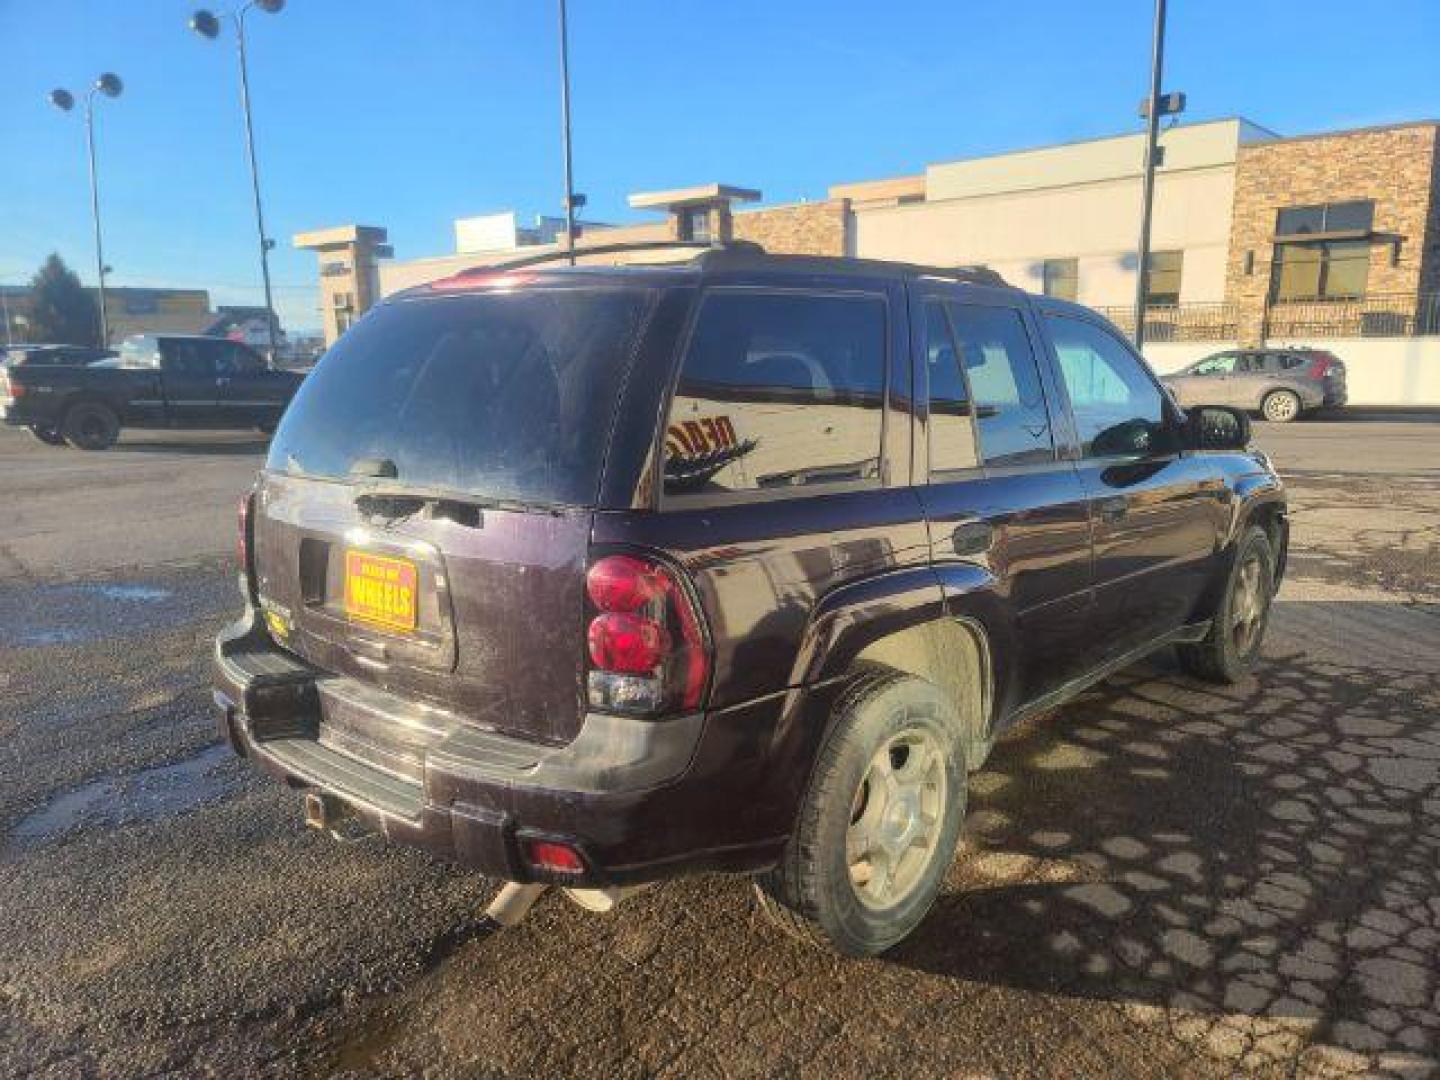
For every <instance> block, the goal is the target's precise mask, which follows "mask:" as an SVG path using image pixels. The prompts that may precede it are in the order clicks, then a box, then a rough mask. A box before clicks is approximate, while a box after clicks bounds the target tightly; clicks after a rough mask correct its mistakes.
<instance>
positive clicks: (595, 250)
mask: <svg viewBox="0 0 1440 1080" xmlns="http://www.w3.org/2000/svg"><path fill="white" fill-rule="evenodd" d="M627 251H694V252H695V253H696V254H695V256H694V257H695V258H697V259H698V258H703V257H704V256H705V255H708V254H711V253H712V252H722V251H723V252H743V253H745V254H748V255H764V254H765V249H764V248H763V247H761V246H760V245H759V244H757V243H754V242H753V241H750V240H714V241H708V240H632V241H630V242H628V243H616V244H594V245H591V246H590V247H583V248H576V249H575V250H574V255H575V257H576V258H577V259H578V258H580V257H581V256H587V257H588V256H590V255H618V254H621V253H623V252H627ZM570 255H571V252H569V251H564V250H561V251H546V252H542V253H541V254H539V255H525V256H522V257H521V258H518V259H510V260H508V261H506V262H502V263H493V264H491V265H489V266H476V267H473V268H472V270H473V272H475V273H486V272H490V271H494V270H519V269H521V268H523V267H526V266H539V265H541V264H542V263H548V262H559V261H562V260H568V259H569V258H570ZM470 272H471V271H467V270H462V271H461V272H460V274H457V275H456V276H457V277H459V276H461V275H462V274H466V273H470Z"/></svg>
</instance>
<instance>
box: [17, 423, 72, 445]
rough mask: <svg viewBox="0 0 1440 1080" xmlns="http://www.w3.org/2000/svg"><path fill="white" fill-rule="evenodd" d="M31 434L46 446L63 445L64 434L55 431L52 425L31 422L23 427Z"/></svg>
mask: <svg viewBox="0 0 1440 1080" xmlns="http://www.w3.org/2000/svg"><path fill="white" fill-rule="evenodd" d="M25 430H26V431H28V432H30V434H31V435H33V436H35V438H37V439H39V440H40V441H41V442H42V443H44V444H45V445H46V446H64V445H65V436H64V435H61V434H60V432H58V431H56V430H55V429H54V428H53V427H48V426H47V425H44V424H31V425H30V426H29V427H28V428H26V429H25Z"/></svg>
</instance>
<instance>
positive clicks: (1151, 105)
mask: <svg viewBox="0 0 1440 1080" xmlns="http://www.w3.org/2000/svg"><path fill="white" fill-rule="evenodd" d="M1164 66H1165V0H1155V31H1154V34H1153V36H1152V37H1151V41H1150V93H1149V95H1148V96H1147V97H1146V98H1145V100H1144V102H1142V103H1141V106H1140V115H1141V116H1143V117H1144V118H1145V165H1144V169H1143V170H1142V174H1141V175H1142V181H1141V186H1140V242H1139V244H1138V245H1137V246H1138V248H1139V251H1138V252H1137V255H1138V258H1139V262H1138V263H1137V264H1136V268H1135V270H1136V273H1135V348H1136V350H1137V351H1139V350H1140V349H1143V348H1144V347H1145V300H1146V295H1145V294H1146V291H1147V289H1146V285H1147V284H1148V282H1147V280H1146V269H1147V264H1148V263H1149V262H1150V217H1151V211H1152V209H1153V207H1154V203H1155V166H1157V165H1158V164H1160V161H1161V154H1160V145H1159V144H1160V118H1161V117H1162V116H1168V115H1171V114H1173V113H1178V112H1180V111H1181V110H1183V109H1184V108H1185V95H1184V94H1161V93H1160V83H1161V79H1162V76H1163V74H1164Z"/></svg>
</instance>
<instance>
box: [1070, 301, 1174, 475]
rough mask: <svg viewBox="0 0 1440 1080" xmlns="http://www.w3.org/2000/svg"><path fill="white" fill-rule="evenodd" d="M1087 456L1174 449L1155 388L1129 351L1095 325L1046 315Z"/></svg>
mask: <svg viewBox="0 0 1440 1080" xmlns="http://www.w3.org/2000/svg"><path fill="white" fill-rule="evenodd" d="M1045 318H1046V322H1047V323H1048V324H1049V327H1050V336H1051V338H1052V339H1053V341H1054V343H1055V353H1056V356H1057V357H1058V358H1059V360H1060V374H1061V377H1062V378H1063V379H1064V380H1065V389H1066V391H1067V392H1068V393H1069V395H1070V406H1071V408H1072V409H1073V410H1074V413H1075V425H1076V427H1077V428H1078V429H1079V435H1080V440H1081V444H1082V451H1083V453H1084V455H1085V456H1086V457H1112V456H1122V455H1130V454H1158V453H1167V452H1169V451H1171V450H1173V449H1174V447H1173V445H1172V442H1173V439H1172V437H1171V431H1170V427H1169V425H1168V424H1167V422H1166V413H1165V401H1164V398H1163V396H1162V395H1161V393H1160V388H1159V387H1158V386H1157V385H1156V384H1155V381H1154V380H1153V379H1151V378H1150V376H1149V375H1148V374H1147V373H1146V372H1145V369H1144V368H1143V367H1142V366H1141V363H1140V361H1139V360H1138V359H1137V358H1136V357H1135V354H1134V353H1132V352H1131V351H1130V349H1129V348H1128V347H1127V346H1125V345H1124V344H1122V343H1121V342H1120V340H1119V339H1118V338H1117V337H1115V336H1114V335H1113V334H1111V333H1110V332H1109V331H1107V330H1104V329H1102V328H1101V327H1099V326H1096V325H1095V324H1094V323H1089V322H1085V321H1083V320H1081V319H1072V318H1068V317H1065V316H1062V315H1046V317H1045Z"/></svg>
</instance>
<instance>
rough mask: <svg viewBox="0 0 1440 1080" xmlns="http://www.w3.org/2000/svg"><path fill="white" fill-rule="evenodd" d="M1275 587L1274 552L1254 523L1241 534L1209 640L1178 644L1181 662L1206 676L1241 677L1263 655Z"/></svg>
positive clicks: (1229, 679) (1219, 679)
mask: <svg viewBox="0 0 1440 1080" xmlns="http://www.w3.org/2000/svg"><path fill="white" fill-rule="evenodd" d="M1274 593H1275V556H1274V554H1273V553H1272V552H1271V550H1270V540H1269V537H1267V536H1266V535H1265V530H1264V529H1262V528H1260V527H1259V526H1258V525H1252V526H1250V528H1249V529H1247V530H1246V531H1245V535H1244V536H1243V537H1241V540H1240V544H1239V546H1238V547H1237V548H1236V551H1235V561H1234V562H1233V563H1232V564H1231V567H1230V576H1229V578H1228V579H1227V580H1226V583H1225V592H1224V594H1223V595H1222V596H1221V599H1220V606H1219V608H1218V609H1217V610H1216V612H1215V618H1214V620H1213V621H1212V622H1211V624H1210V633H1209V634H1208V635H1206V637H1205V640H1204V641H1202V642H1199V643H1198V644H1195V645H1181V646H1179V648H1178V649H1177V652H1178V653H1179V656H1180V664H1181V666H1182V667H1183V668H1185V670H1186V671H1188V672H1189V673H1190V674H1192V675H1195V676H1197V677H1199V678H1201V679H1204V680H1206V681H1207V682H1214V683H1235V682H1239V681H1240V680H1241V679H1243V678H1244V677H1245V676H1246V675H1248V674H1250V671H1251V669H1252V668H1254V666H1255V662H1256V661H1257V660H1258V659H1259V658H1260V644H1261V642H1262V641H1263V640H1264V637H1265V627H1266V625H1267V624H1268V622H1269V620H1270V601H1271V599H1272V598H1273V596H1274Z"/></svg>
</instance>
